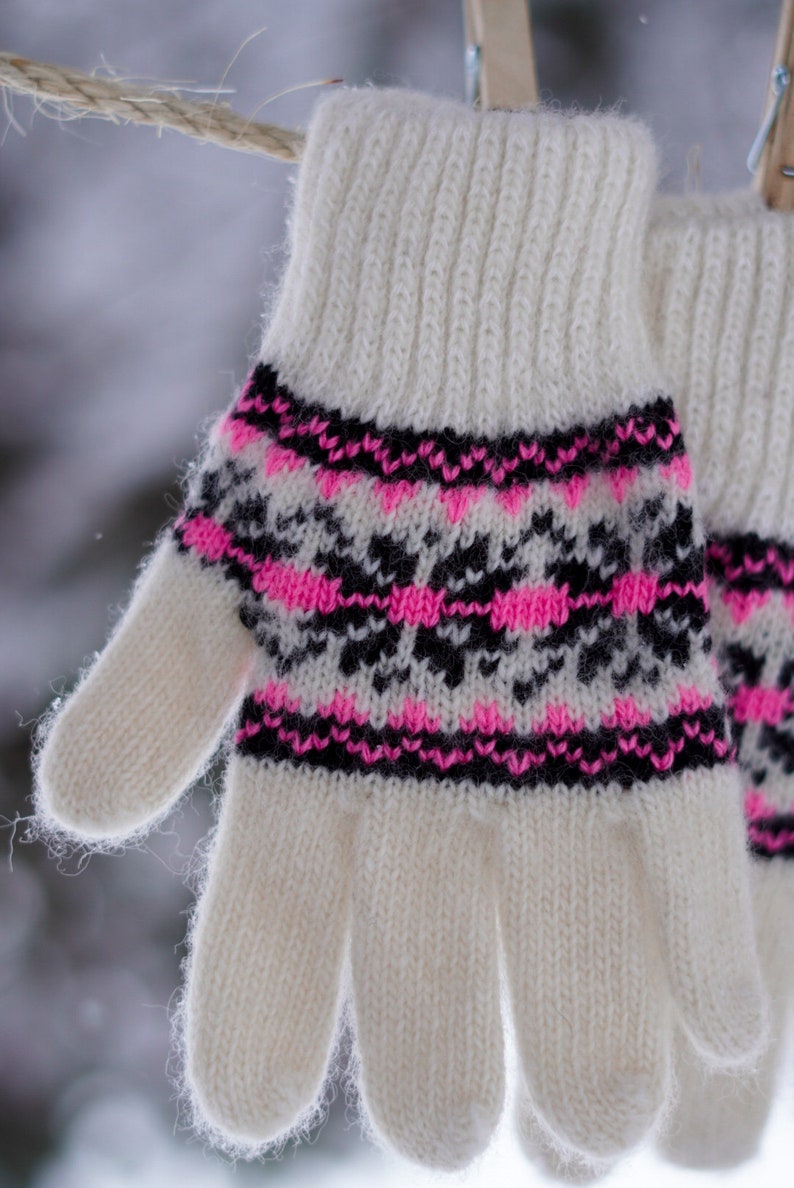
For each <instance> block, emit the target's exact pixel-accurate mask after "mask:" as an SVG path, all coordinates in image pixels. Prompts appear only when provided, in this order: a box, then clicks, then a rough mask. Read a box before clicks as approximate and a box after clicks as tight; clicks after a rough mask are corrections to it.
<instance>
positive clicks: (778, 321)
mask: <svg viewBox="0 0 794 1188" xmlns="http://www.w3.org/2000/svg"><path fill="white" fill-rule="evenodd" d="M646 265H647V279H648V299H649V302H650V316H649V321H650V324H651V333H652V335H653V337H654V340H655V345H656V348H657V352H658V355H659V357H660V358H661V360H662V361H663V364H664V367H665V370H666V372H667V377H668V381H669V383H670V385H671V389H672V390H673V391H674V392H675V393H676V396H677V408H678V411H679V413H680V415H681V419H682V422H683V425H684V436H685V439H686V442H687V448H688V449H689V451H690V453H691V455H692V458H693V462H694V466H695V472H696V474H697V478H698V487H699V493H700V496H701V507H702V511H703V515H704V518H705V520H706V523H707V524H708V527H709V530H710V531H711V532H713V533H715V534H717V535H722V536H725V535H730V534H733V533H735V532H736V531H737V529H741V531H742V532H744V533H748V532H751V533H756V534H757V535H758V536H760V537H762V538H767V537H771V538H775V539H777V540H783V541H794V499H792V498H791V480H790V475H791V469H792V464H794V217H792V216H791V215H787V214H781V213H779V212H771V211H769V210H768V209H767V208H766V207H765V206H764V204H763V201H762V200H761V198H760V197H759V196H758V195H756V194H753V193H745V192H742V193H738V194H728V195H719V196H716V197H713V198H703V197H698V198H694V199H691V198H690V199H675V200H671V199H667V200H662V201H660V202H658V204H657V206H656V208H655V210H654V212H653V215H652V219H651V224H650V229H649V235H648V241H647V245H646Z"/></svg>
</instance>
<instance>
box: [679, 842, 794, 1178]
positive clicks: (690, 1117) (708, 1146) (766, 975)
mask: <svg viewBox="0 0 794 1188" xmlns="http://www.w3.org/2000/svg"><path fill="white" fill-rule="evenodd" d="M788 866H789V863H788V861H787V860H786V859H783V860H780V859H772V860H771V861H769V860H767V861H762V862H760V863H757V864H756V869H755V870H754V871H753V874H754V876H755V877H754V880H753V908H754V912H755V921H756V929H757V935H758V938H759V945H758V951H759V957H760V960H761V972H762V977H763V980H764V984H765V987H766V990H767V992H768V995H769V1023H770V1027H769V1037H768V1042H767V1045H766V1047H765V1048H764V1051H763V1052H762V1054H761V1057H760V1059H759V1061H758V1062H757V1064H755V1065H754V1066H753V1068H752V1069H751V1070H750V1071H749V1072H747V1073H745V1074H744V1075H742V1076H739V1077H737V1076H732V1075H730V1074H728V1073H724V1072H719V1071H716V1072H715V1071H714V1070H711V1069H707V1068H704V1066H703V1063H702V1061H700V1060H698V1058H697V1055H696V1053H695V1052H694V1051H693V1050H692V1047H691V1045H690V1044H689V1043H688V1042H687V1040H686V1038H685V1037H684V1036H683V1035H681V1034H680V1033H679V1036H678V1037H677V1042H676V1058H675V1068H676V1074H677V1080H678V1089H679V1092H678V1099H677V1102H676V1108H675V1110H674V1112H673V1114H672V1117H671V1119H670V1125H669V1127H668V1128H667V1130H666V1132H665V1133H664V1134H663V1135H662V1139H661V1141H660V1144H659V1149H660V1151H661V1153H662V1154H663V1155H664V1156H665V1158H666V1159H668V1160H669V1161H670V1162H671V1163H677V1164H680V1165H682V1166H684V1167H692V1168H700V1169H706V1168H708V1169H714V1170H720V1169H726V1168H731V1167H737V1166H738V1165H739V1164H741V1163H746V1162H747V1161H748V1160H750V1159H752V1158H753V1157H754V1156H755V1155H756V1154H757V1153H758V1149H759V1147H760V1145H761V1139H762V1137H763V1133H764V1129H765V1127H766V1123H767V1121H768V1119H769V1115H770V1113H771V1110H772V1106H773V1105H774V1099H775V1090H776V1085H777V1080H778V1073H779V1070H780V1065H781V1061H782V1055H783V1052H784V1049H785V1042H786V1028H787V1019H788V1014H789V1011H790V1009H791V986H792V984H794V960H792V958H793V957H794V953H793V952H792V950H793V949H794V945H793V944H792V931H791V903H792V892H793V891H794V886H792V875H794V871H791V870H789V869H787V867H788Z"/></svg>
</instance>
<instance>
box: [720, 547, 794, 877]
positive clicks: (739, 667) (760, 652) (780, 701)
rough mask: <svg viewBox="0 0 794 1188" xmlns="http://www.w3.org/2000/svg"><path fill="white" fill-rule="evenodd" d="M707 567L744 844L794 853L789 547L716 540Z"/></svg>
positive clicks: (771, 852)
mask: <svg viewBox="0 0 794 1188" xmlns="http://www.w3.org/2000/svg"><path fill="white" fill-rule="evenodd" d="M706 566H707V573H708V576H709V581H710V584H711V586H712V593H713V601H714V607H715V615H718V616H719V617H720V622H721V631H720V647H719V663H720V671H721V673H722V677H723V683H724V684H725V686H726V689H727V692H728V711H729V714H730V718H731V723H732V726H733V735H734V738H735V741H736V745H737V748H738V759H739V763H740V765H741V767H742V768H743V770H744V773H745V777H746V780H747V783H748V787H747V791H746V795H745V813H746V817H747V832H748V840H749V844H750V849H751V851H752V852H753V854H755V855H756V856H757V857H759V858H776V857H777V858H794V548H792V547H791V546H790V545H789V544H787V543H785V542H783V541H777V540H771V539H762V538H761V537H759V536H757V535H756V534H755V533H747V534H744V535H734V536H730V537H720V538H715V539H712V540H711V541H710V542H709V545H708V548H707V551H706Z"/></svg>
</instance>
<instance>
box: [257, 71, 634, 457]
mask: <svg viewBox="0 0 794 1188" xmlns="http://www.w3.org/2000/svg"><path fill="white" fill-rule="evenodd" d="M654 175H655V157H654V149H653V145H652V142H651V138H650V136H649V134H648V132H647V131H646V130H645V128H644V127H643V126H642V125H641V124H638V123H636V122H634V121H632V120H628V119H625V118H621V117H618V116H615V115H612V114H599V115H582V114H575V115H568V114H563V113H560V112H550V111H545V112H536V113H530V112H520V113H515V112H513V113H508V112H486V113H478V112H474V111H472V110H470V109H469V108H467V107H464V106H462V105H460V104H457V103H453V102H450V101H447V100H439V99H435V98H431V97H429V96H425V95H417V94H411V93H405V92H399V91H377V90H360V91H337V92H335V93H333V94H332V95H330V96H328V97H327V98H324V99H323V100H322V101H321V102H320V103H319V104H318V107H317V110H316V113H315V115H314V118H313V120H312V123H311V127H310V129H309V134H308V140H307V145H306V150H305V154H304V159H303V164H302V166H301V170H300V176H299V179H298V185H297V192H296V197H295V205H294V209H293V213H292V220H291V255H290V260H289V264H288V266H287V270H286V274H285V276H284V280H283V285H282V289H281V292H280V295H279V298H278V301H277V303H276V308H275V311H274V314H273V317H272V320H271V323H270V325H269V327H268V329H267V331H266V334H265V338H264V343H263V347H262V352H261V357H262V359H263V360H264V361H266V362H269V363H271V364H273V365H274V366H275V367H276V368H277V369H278V372H279V377H280V379H281V380H282V381H283V382H284V383H285V384H286V385H287V386H289V387H290V388H291V389H292V390H293V391H295V392H296V393H298V394H299V395H300V396H302V397H303V398H305V399H307V400H311V401H320V402H321V403H323V404H326V405H327V406H329V407H336V408H340V409H341V410H342V411H343V412H344V413H346V414H348V415H357V416H364V417H366V418H368V419H374V420H376V421H377V422H378V424H379V425H381V426H385V425H394V424H397V425H410V426H412V427H413V428H415V429H417V430H424V429H433V428H439V427H443V426H449V427H450V428H454V429H457V430H460V431H461V432H466V433H483V434H489V435H492V434H497V433H504V432H512V431H514V430H516V429H519V428H522V427H529V428H532V429H534V430H539V431H544V432H545V431H552V430H554V429H557V428H560V427H562V426H565V425H570V424H576V423H578V422H581V421H582V420H583V419H585V420H587V421H593V420H597V419H598V418H599V417H604V416H608V415H610V414H612V413H615V412H618V411H625V409H626V408H627V407H628V406H629V405H630V404H632V403H634V402H636V401H642V400H643V399H645V398H647V397H648V395H649V393H651V392H652V391H655V389H656V388H657V386H658V385H657V382H656V381H657V378H658V377H657V375H656V373H655V372H654V370H653V367H652V364H651V360H650V348H649V341H648V335H647V332H646V329H645V325H644V321H643V316H642V302H641V291H640V280H641V273H640V265H641V257H642V244H643V240H644V236H645V232H646V225H647V213H648V204H649V201H650V194H651V191H652V188H653V184H654Z"/></svg>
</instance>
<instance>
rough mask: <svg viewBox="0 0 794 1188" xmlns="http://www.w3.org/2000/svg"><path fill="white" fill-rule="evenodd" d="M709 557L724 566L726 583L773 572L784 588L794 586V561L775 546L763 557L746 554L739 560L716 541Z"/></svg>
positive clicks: (711, 546) (729, 549) (768, 547)
mask: <svg viewBox="0 0 794 1188" xmlns="http://www.w3.org/2000/svg"><path fill="white" fill-rule="evenodd" d="M709 555H710V557H712V558H714V559H715V560H717V561H719V562H720V563H721V564H722V565H723V566H724V569H723V573H724V580H725V581H728V582H736V581H738V580H739V579H741V578H744V577H757V576H758V575H759V574H762V573H765V572H767V571H768V570H772V572H773V573H775V574H776V575H777V577H778V578H779V580H780V582H781V583H782V584H783V585H784V586H792V585H794V561H792V560H791V559H790V558H788V557H786V556H785V555H783V554H782V553H781V551H780V550H779V549H778V548H777V547H776V546H775V545H774V544H769V545H768V546H767V548H766V550H765V552H764V556H763V557H752V556H750V555H749V554H744V555H743V556H742V557H741V558H740V559H739V560H737V559H736V557H735V555H734V551H733V550H732V549H731V548H729V547H728V546H727V545H725V544H722V543H721V542H720V541H716V540H715V541H712V542H711V543H710V544H709Z"/></svg>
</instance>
